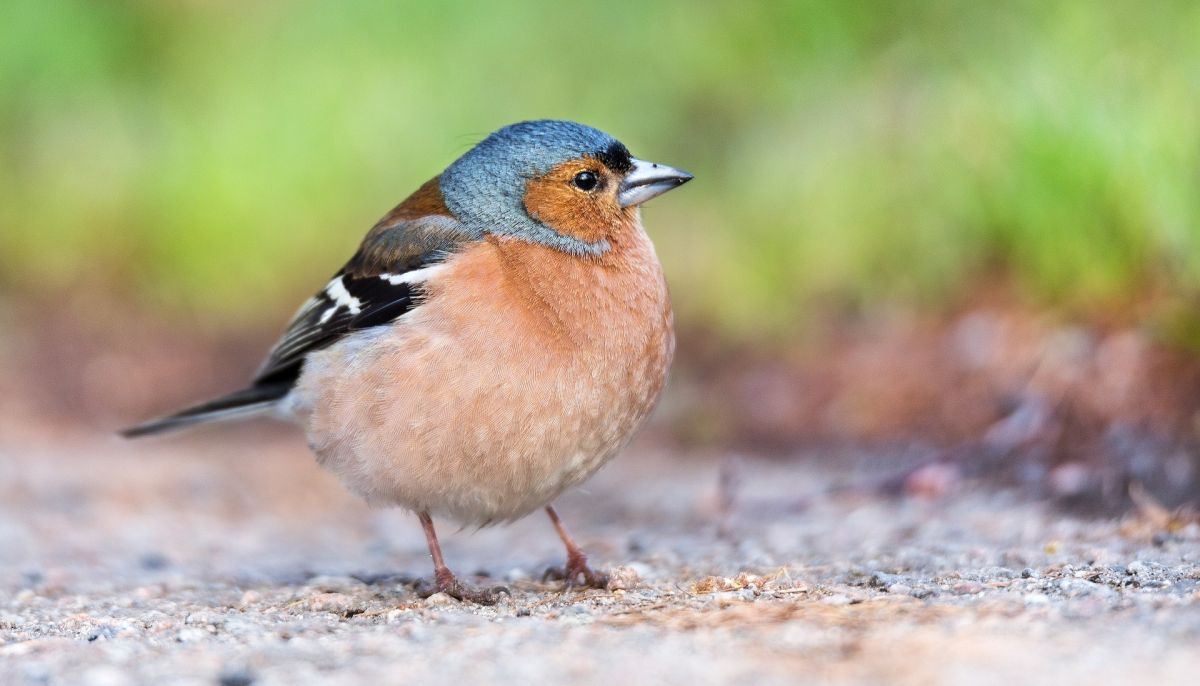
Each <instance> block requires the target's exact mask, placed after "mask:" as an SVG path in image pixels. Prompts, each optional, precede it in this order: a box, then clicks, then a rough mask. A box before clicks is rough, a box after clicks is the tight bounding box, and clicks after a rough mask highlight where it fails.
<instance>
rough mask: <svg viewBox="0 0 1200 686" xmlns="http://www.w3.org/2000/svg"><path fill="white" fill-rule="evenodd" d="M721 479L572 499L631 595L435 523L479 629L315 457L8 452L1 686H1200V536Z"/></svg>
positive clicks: (409, 549) (523, 539) (763, 476)
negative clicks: (492, 591) (568, 588)
mask: <svg viewBox="0 0 1200 686" xmlns="http://www.w3.org/2000/svg"><path fill="white" fill-rule="evenodd" d="M823 458H825V459H824V460H823ZM832 462H836V464H837V465H838V467H836V468H835V467H831V466H830V463H832ZM730 464H733V463H731V462H729V461H728V460H726V461H724V462H722V461H721V460H718V459H715V458H713V456H680V455H668V454H665V453H664V452H663V451H661V450H660V449H657V448H655V447H654V446H653V445H650V444H649V443H648V442H642V443H640V444H637V445H635V446H634V447H633V448H631V449H630V450H628V451H627V452H626V454H624V455H623V456H622V457H621V458H619V459H618V460H617V462H616V463H614V464H613V465H612V466H610V467H609V468H608V469H606V470H605V471H604V472H602V473H601V475H599V476H598V477H597V478H596V479H594V480H593V481H592V482H591V483H590V484H589V485H588V488H587V490H586V491H581V492H577V493H572V494H570V495H569V496H567V497H565V498H563V500H562V501H560V503H559V504H560V508H559V510H560V512H561V513H562V515H563V516H564V518H565V520H566V522H567V524H568V526H569V527H571V528H572V530H573V532H574V533H575V535H576V538H577V539H578V540H579V541H580V543H581V544H582V545H584V547H585V549H587V550H588V551H589V552H590V553H591V556H592V559H593V561H594V562H595V563H596V564H597V565H598V566H601V567H613V566H620V567H622V568H623V569H621V570H620V574H619V575H620V576H622V577H623V578H625V580H626V582H627V585H628V586H629V587H628V588H626V589H614V590H607V591H598V590H591V591H576V592H569V593H563V592H562V591H561V590H560V588H559V584H557V583H554V582H547V583H543V582H541V581H540V577H541V572H542V571H543V570H544V569H546V568H547V567H548V566H550V565H553V564H556V563H558V562H560V556H561V550H560V548H559V544H558V541H557V539H556V538H555V536H554V533H553V530H552V529H551V527H550V525H549V523H548V522H547V521H546V520H545V518H544V517H540V516H536V517H530V518H528V519H526V520H524V521H521V522H518V523H517V524H514V525H512V526H508V527H496V528H489V529H484V530H481V531H460V532H454V530H453V528H452V527H450V526H448V525H443V527H442V529H443V539H444V541H443V544H444V548H445V552H446V554H447V559H448V562H449V564H450V565H451V567H452V568H454V569H455V570H457V571H458V572H460V573H461V574H465V575H469V574H476V575H480V576H479V577H476V581H477V582H480V583H493V584H496V583H500V584H504V585H505V586H507V587H508V588H509V589H510V591H511V594H510V596H508V597H506V598H504V599H502V600H501V602H500V603H499V604H498V605H496V606H494V607H477V606H473V605H467V604H462V603H458V602H456V601H454V600H451V599H449V598H446V597H445V596H440V595H436V596H433V597H431V598H428V599H423V598H421V597H419V596H418V595H417V593H416V592H415V591H414V583H413V582H414V580H415V579H416V578H418V577H421V576H428V575H429V571H430V570H429V567H428V556H427V554H426V552H425V548H424V541H423V538H422V536H421V533H420V528H419V526H418V524H417V522H416V521H415V518H413V517H411V516H408V515H405V514H404V513H400V512H395V511H372V510H369V509H368V508H367V507H365V506H364V505H362V504H361V503H359V502H358V501H357V500H355V499H354V498H352V497H351V496H349V495H347V494H345V493H344V492H343V491H342V490H341V488H340V486H339V485H338V484H337V483H336V481H335V480H334V479H333V478H332V477H330V476H328V475H326V474H325V473H323V472H321V471H320V470H319V468H317V467H316V466H315V465H314V463H313V462H312V460H311V458H309V457H308V456H307V454H306V451H305V449H304V447H303V445H302V444H301V443H300V442H299V440H298V439H297V438H295V437H288V436H285V437H281V436H276V435H273V434H271V433H270V432H264V431H259V430H255V429H254V428H253V427H245V428H242V429H238V430H237V431H236V433H235V435H229V434H221V433H219V432H218V433H216V434H212V433H209V434H203V435H194V436H189V437H184V438H182V439H176V440H165V441H159V442H151V443H145V444H136V445H128V444H122V443H119V442H116V441H115V440H111V439H108V438H95V437H92V438H89V437H87V436H82V437H80V436H75V437H66V436H59V437H58V438H57V439H56V440H54V441H53V442H49V443H46V442H42V443H40V444H39V443H37V442H35V441H34V440H16V441H12V440H10V441H9V442H3V441H0V683H3V684H95V685H97V686H101V685H103V686H108V685H112V686H119V685H122V684H138V683H153V684H163V683H179V684H218V683H219V684H225V685H226V686H234V685H237V684H243V685H244V684H251V683H254V684H300V683H310V682H319V683H326V684H361V683H421V684H440V683H447V684H460V683H463V682H464V681H466V680H471V681H483V682H486V683H499V684H505V683H522V684H525V683H545V682H548V681H550V680H570V681H572V682H605V683H611V682H617V681H622V682H625V683H656V684H658V683H661V684H675V683H678V684H684V683H687V684H692V683H725V682H737V683H752V684H772V683H797V682H801V683H803V682H821V683H863V684H868V683H870V684H874V683H899V684H930V683H944V684H962V683H982V684H989V683H996V684H1000V683H1011V682H1013V681H1014V680H1020V681H1021V682H1023V683H1057V684H1062V683H1122V684H1130V683H1153V684H1165V683H1180V684H1183V683H1189V684H1190V683H1195V678H1196V677H1195V675H1196V674H1197V672H1198V671H1200V650H1198V649H1197V646H1200V527H1198V526H1197V524H1196V523H1194V522H1191V523H1189V522H1187V521H1186V520H1183V519H1176V520H1171V521H1168V520H1167V519H1164V518H1162V517H1157V518H1156V517H1153V516H1147V517H1141V518H1132V519H1125V520H1122V521H1103V520H1080V519H1074V518H1071V517H1068V516H1064V515H1063V514H1061V513H1059V512H1055V511H1054V510H1051V509H1048V508H1046V507H1044V506H1041V505H1038V504H1036V503H1029V502H1025V501H1023V500H1022V499H1020V498H1018V497H1016V496H1015V495H1013V494H1006V493H996V492H993V491H987V490H985V489H982V488H977V487H975V488H973V487H972V485H971V484H969V483H968V484H962V485H960V486H959V487H958V488H956V489H952V490H951V491H950V492H948V493H945V494H942V495H940V496H939V497H936V498H932V499H929V498H915V497H910V498H889V497H883V496H881V495H879V494H878V489H877V488H875V487H874V484H877V483H879V482H880V480H881V478H882V477H883V476H885V475H884V474H883V473H882V472H881V470H880V468H873V467H872V466H871V465H873V464H879V461H878V460H874V461H872V460H855V461H849V462H848V461H847V460H845V459H838V460H833V459H832V458H831V457H830V456H829V455H823V454H822V453H820V452H819V451H815V452H813V453H811V454H807V455H803V456H798V457H796V458H794V459H789V460H778V461H762V460H744V461H741V462H740V464H741V467H740V468H737V469H731V468H729V465H730ZM884 464H886V462H884ZM722 465H724V466H722ZM721 474H724V475H725V478H723V479H722V478H721V477H720V475H721ZM719 483H724V484H725V486H726V487H725V488H724V489H721V488H718V484H719ZM484 575H486V577H487V578H480V577H482V576H484ZM634 576H636V577H638V578H639V579H640V581H638V582H636V583H634V582H633V581H632V577H634Z"/></svg>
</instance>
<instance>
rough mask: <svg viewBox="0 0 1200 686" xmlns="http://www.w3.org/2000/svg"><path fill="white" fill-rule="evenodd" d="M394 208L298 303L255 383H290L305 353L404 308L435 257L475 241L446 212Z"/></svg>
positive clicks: (389, 317)
mask: <svg viewBox="0 0 1200 686" xmlns="http://www.w3.org/2000/svg"><path fill="white" fill-rule="evenodd" d="M402 207H403V206H402ZM400 209H401V208H397V210H400ZM396 214H397V211H393V213H392V214H391V215H389V216H388V217H385V218H384V219H383V220H382V221H380V223H379V224H377V225H376V226H375V228H374V229H372V230H371V232H370V233H369V234H367V237H366V239H365V240H364V241H363V244H362V246H361V247H360V248H359V250H358V252H357V253H355V255H354V257H352V258H351V259H350V261H349V262H348V263H346V266H345V267H343V268H342V269H341V271H339V272H338V273H337V274H336V275H335V276H334V277H333V279H331V280H330V281H329V283H328V284H326V285H325V287H324V288H322V289H321V290H320V291H319V292H318V293H317V294H316V295H314V296H313V297H311V298H309V299H308V301H307V302H305V303H304V305H302V306H301V307H300V310H299V311H297V312H296V314H295V316H293V317H292V321H291V323H290V324H288V327H287V331H285V332H284V334H283V337H282V338H280V339H279V342H278V343H276V344H275V347H274V348H272V349H271V352H270V354H269V355H268V356H267V359H266V361H265V362H264V363H263V365H262V367H261V368H260V369H259V370H258V373H257V374H256V375H255V377H254V383H255V385H266V384H277V383H286V384H288V385H290V384H291V383H293V382H294V381H295V379H296V378H297V377H298V376H299V374H300V368H301V366H302V364H303V362H304V357H305V356H306V355H308V354H309V353H311V352H313V351H315V350H320V349H321V348H324V347H326V346H328V345H330V344H332V343H333V342H335V341H337V340H338V339H339V338H341V337H343V336H345V335H346V334H348V333H350V332H352V331H356V330H359V329H364V328H367V327H372V326H379V325H380V324H386V323H388V322H390V321H392V320H394V319H396V318H397V317H399V316H400V315H402V314H404V313H405V312H408V311H409V310H410V309H412V308H413V307H414V306H415V305H416V299H417V298H418V296H419V295H420V292H421V284H422V283H423V282H424V281H425V280H427V279H428V278H429V277H430V276H431V275H432V274H433V273H434V272H435V270H437V269H438V268H439V267H440V263H441V262H443V261H444V260H445V259H446V258H447V257H449V256H450V255H452V254H454V253H455V252H457V251H459V250H461V249H462V248H463V247H465V245H467V244H469V243H471V242H474V241H475V240H478V237H477V236H473V235H472V234H471V233H470V232H469V231H467V229H466V228H465V227H464V226H463V225H462V224H460V223H459V222H458V220H457V219H455V218H454V217H451V216H448V215H445V214H429V215H425V216H419V217H405V218H396V217H395V216H394V215H396ZM401 214H409V213H401Z"/></svg>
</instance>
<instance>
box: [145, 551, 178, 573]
mask: <svg viewBox="0 0 1200 686" xmlns="http://www.w3.org/2000/svg"><path fill="white" fill-rule="evenodd" d="M138 566H139V567H141V568H142V569H145V570H147V571H152V572H153V571H158V570H160V569H166V568H167V567H170V566H171V560H170V559H168V558H167V556H166V555H163V554H162V553H160V552H153V551H152V552H148V553H143V554H142V556H141V557H139V558H138Z"/></svg>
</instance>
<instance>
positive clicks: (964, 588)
mask: <svg viewBox="0 0 1200 686" xmlns="http://www.w3.org/2000/svg"><path fill="white" fill-rule="evenodd" d="M950 590H951V591H953V592H954V594H955V595H974V594H976V593H980V592H982V591H983V584H981V583H979V582H978V581H960V582H958V583H957V584H954V586H952V587H951V588H950Z"/></svg>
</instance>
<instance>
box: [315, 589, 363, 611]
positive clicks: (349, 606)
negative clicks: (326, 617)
mask: <svg viewBox="0 0 1200 686" xmlns="http://www.w3.org/2000/svg"><path fill="white" fill-rule="evenodd" d="M304 608H305V609H306V610H309V611H311V612H332V613H334V614H339V615H342V616H349V615H355V614H359V613H361V612H362V611H363V607H362V604H361V603H359V601H358V600H357V599H356V598H354V597H353V596H348V595H346V594H345V593H318V594H316V595H314V596H312V597H310V598H308V599H307V600H306V601H305V602H304Z"/></svg>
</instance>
